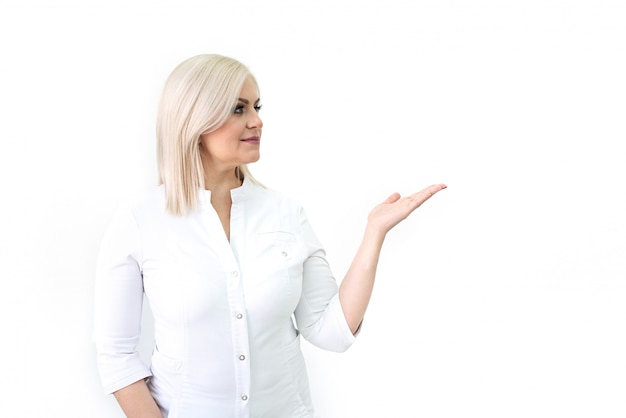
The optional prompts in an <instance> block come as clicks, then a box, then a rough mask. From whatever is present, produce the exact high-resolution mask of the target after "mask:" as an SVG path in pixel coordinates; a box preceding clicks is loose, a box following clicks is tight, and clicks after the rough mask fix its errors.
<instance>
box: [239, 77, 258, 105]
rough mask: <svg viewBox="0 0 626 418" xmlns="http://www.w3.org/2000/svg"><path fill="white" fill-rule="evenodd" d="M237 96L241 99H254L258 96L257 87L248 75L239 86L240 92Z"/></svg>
mask: <svg viewBox="0 0 626 418" xmlns="http://www.w3.org/2000/svg"><path fill="white" fill-rule="evenodd" d="M239 97H240V98H242V99H247V100H250V101H253V102H254V101H256V100H258V98H259V89H258V87H257V85H256V83H255V82H254V80H252V79H251V78H250V77H248V78H246V80H245V81H244V82H243V86H241V92H240V93H239Z"/></svg>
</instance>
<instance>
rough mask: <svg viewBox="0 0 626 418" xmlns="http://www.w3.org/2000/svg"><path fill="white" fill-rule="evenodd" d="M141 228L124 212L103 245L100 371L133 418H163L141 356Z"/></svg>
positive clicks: (97, 316) (97, 335) (97, 331)
mask: <svg viewBox="0 0 626 418" xmlns="http://www.w3.org/2000/svg"><path fill="white" fill-rule="evenodd" d="M141 247H142V246H141V239H140V234H139V228H138V225H137V223H136V221H135V217H134V215H133V213H132V211H131V209H130V207H128V206H120V207H119V208H118V210H117V211H116V213H115V215H114V216H113V219H112V220H111V222H110V224H109V226H108V228H107V231H106V233H105V235H104V237H103V239H102V242H101V246H100V252H99V254H98V263H97V267H96V282H95V300H94V331H93V339H94V343H95V345H96V353H97V365H98V370H99V373H100V378H101V380H102V386H103V388H104V391H105V393H108V394H110V393H113V394H114V395H115V398H116V399H117V401H118V403H119V404H120V406H121V407H122V410H123V411H124V412H125V413H126V416H127V417H129V418H135V417H137V418H143V417H150V418H152V417H159V418H162V416H161V413H160V411H159V408H158V407H157V403H156V401H155V400H154V399H153V397H152V396H151V394H150V391H149V389H148V387H147V385H146V382H145V378H146V377H149V376H151V372H150V369H149V368H148V367H147V366H146V364H144V362H143V361H142V359H141V356H140V355H139V352H138V351H137V344H138V342H139V339H140V336H141V313H142V305H143V296H144V295H143V277H142V272H141V263H142V261H141V260H142V253H141Z"/></svg>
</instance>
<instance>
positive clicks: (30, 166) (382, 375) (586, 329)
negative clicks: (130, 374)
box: [0, 0, 626, 418]
mask: <svg viewBox="0 0 626 418" xmlns="http://www.w3.org/2000/svg"><path fill="white" fill-rule="evenodd" d="M171 3H172V4H173V3H174V2H171ZM45 4H46V2H43V1H41V2H40V4H33V3H30V2H28V1H17V0H15V1H4V0H0V62H1V65H0V121H1V122H0V193H1V195H2V204H1V205H0V214H1V217H0V279H1V289H0V321H1V330H2V334H3V338H2V343H1V344H0V383H1V384H2V387H3V389H2V390H1V392H0V398H1V399H2V400H1V402H0V409H1V412H0V415H2V416H7V417H12V418H13V417H43V416H46V417H47V416H54V417H57V416H58V417H80V418H84V417H90V418H98V417H107V418H108V417H121V416H122V414H121V412H120V410H119V408H118V407H117V405H116V403H115V401H114V399H113V398H112V397H107V396H105V395H104V394H103V393H102V390H101V388H100V383H99V381H98V375H97V372H96V369H95V356H94V349H93V345H92V343H91V321H92V311H91V309H92V297H93V295H92V292H93V276H94V264H95V259H96V253H97V249H98V245H99V241H100V238H101V236H102V234H103V231H104V228H105V226H106V224H107V222H108V220H109V218H110V216H111V214H112V210H113V208H114V207H115V205H116V204H117V202H118V201H119V200H120V199H121V198H123V197H124V196H125V195H128V194H132V193H134V192H135V191H137V190H140V189H143V188H144V187H147V186H149V185H151V184H153V183H154V182H155V181H156V169H155V162H154V160H155V159H154V154H155V152H154V123H155V122H154V121H155V109H156V104H157V100H158V95H159V93H160V89H161V86H162V84H163V82H164V80H165V78H166V77H167V75H168V74H169V72H170V71H171V70H172V69H173V68H174V66H175V65H177V64H178V63H179V62H180V61H182V60H183V59H185V58H187V57H189V56H191V55H195V54H199V53H221V54H224V55H229V56H233V57H235V58H237V59H239V60H241V61H242V62H244V63H245V64H247V65H248V66H249V67H250V68H251V70H252V71H253V72H254V73H255V74H256V76H257V78H258V80H259V83H260V87H261V97H262V99H263V103H264V108H263V113H262V116H263V119H264V122H265V128H264V136H263V144H262V157H261V160H260V161H259V162H258V163H256V164H254V165H252V166H251V169H252V171H253V173H254V174H255V176H256V177H257V178H258V179H259V180H261V181H262V182H264V183H265V184H267V185H269V186H271V187H273V188H276V189H279V190H281V191H283V192H285V193H287V194H290V195H292V196H293V197H295V198H296V199H298V200H299V201H300V202H301V203H302V204H303V205H304V206H305V208H306V209H307V212H308V215H309V218H310V220H311V222H312V223H313V225H314V227H315V229H316V231H317V233H318V235H319V237H320V239H321V240H322V241H323V242H324V244H325V245H326V248H327V252H328V256H329V258H330V261H331V264H332V266H333V270H334V271H335V273H336V275H337V277H338V280H340V279H341V277H342V275H343V273H344V272H345V270H346V269H347V267H348V265H349V263H350V260H351V257H352V254H353V253H354V251H355V249H356V246H357V244H358V241H359V239H360V236H361V231H362V230H363V226H364V221H365V217H366V215H367V212H368V211H369V209H370V208H371V207H372V206H373V205H374V204H376V203H377V202H379V201H380V200H382V199H384V198H385V197H387V195H389V194H390V193H391V192H393V191H399V192H401V193H403V194H406V193H411V192H414V191H417V190H419V189H421V188H422V187H424V186H426V185H428V184H431V183H436V182H437V183H438V182H445V183H446V184H447V185H448V189H447V190H445V191H443V192H441V193H440V194H438V195H437V196H435V198H433V199H432V200H430V201H429V202H427V203H426V204H425V205H424V206H423V207H422V208H420V209H418V211H417V212H416V213H415V214H414V215H413V216H412V217H410V218H409V219H408V220H406V221H405V222H404V223H402V224H401V225H400V226H398V227H397V229H394V230H393V231H392V232H391V233H390V235H389V236H388V239H387V241H386V243H385V248H384V249H383V254H382V257H381V264H380V268H379V276H378V281H377V284H376V288H375V293H374V296H373V299H372V302H371V305H370V310H369V311H368V315H367V317H366V322H365V324H364V326H363V329H362V333H361V335H360V337H359V339H358V340H357V341H356V343H355V344H354V345H353V347H352V348H351V349H350V350H349V351H348V352H346V353H344V354H333V353H326V352H321V351H320V350H318V349H315V348H313V347H311V346H310V345H309V344H308V343H304V344H303V347H304V350H305V354H306V356H307V358H308V364H309V373H310V379H311V384H312V391H313V396H314V400H315V403H316V405H317V408H318V412H319V413H320V415H321V416H322V417H323V418H350V417H358V418H361V417H385V418H386V417H425V418H436V417H455V418H456V417H469V416H472V417H474V416H476V417H478V416H480V417H482V418H487V417H494V418H496V417H497V418H502V417H506V418H512V417H533V418H537V417H550V418H553V417H568V418H569V417H594V418H595V417H602V418H612V417H620V418H623V417H624V416H626V356H625V355H624V353H626V333H625V331H626V329H625V328H626V298H625V297H626V260H625V255H626V220H625V216H624V214H625V213H626V188H625V182H626V164H625V158H624V157H625V156H626V152H625V151H624V146H623V143H624V140H625V139H626V123H625V117H624V116H625V111H626V77H625V74H626V24H625V22H626V5H625V3H624V2H622V1H602V0H593V1H591V0H589V1H564V0H563V1H556V0H543V1H535V0H531V1H508V2H507V1H487V0H484V1H482V0H481V1H454V0H447V1H435V0H432V1H399V0H386V1H372V0H361V1H356V0H354V1H351V0H350V1H347V0H340V1H329V0H325V1H315V2H306V3H305V2H299V1H287V0H285V1H278V0H273V1H244V0H241V1H213V2H211V1H205V2H196V3H191V2H184V1H182V2H180V1H179V2H176V4H178V6H176V7H174V6H172V5H170V3H168V2H166V1H148V0H145V1H138V2H134V3H133V2H123V1H113V2H106V3H105V2H102V4H101V5H100V4H99V3H93V4H91V5H90V4H89V2H86V1H78V0H76V1H64V0H57V1H55V2H50V4H54V6H44V5H45ZM147 322H149V321H147ZM146 326H147V327H148V325H146ZM148 328H149V327H148ZM148 346H149V343H146V342H143V343H142V346H141V349H142V352H144V353H145V352H147V351H149V347H148Z"/></svg>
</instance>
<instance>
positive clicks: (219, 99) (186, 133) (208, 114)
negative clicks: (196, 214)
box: [157, 54, 258, 215]
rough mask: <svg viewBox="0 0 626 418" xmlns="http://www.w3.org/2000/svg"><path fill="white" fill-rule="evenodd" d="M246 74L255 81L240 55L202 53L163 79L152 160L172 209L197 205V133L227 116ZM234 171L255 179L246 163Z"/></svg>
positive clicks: (177, 211)
mask: <svg viewBox="0 0 626 418" xmlns="http://www.w3.org/2000/svg"><path fill="white" fill-rule="evenodd" d="M247 78H250V79H252V81H253V82H254V83H255V84H257V83H256V80H255V79H254V76H253V75H252V73H250V70H249V69H248V68H247V67H246V66H245V65H243V64H242V63H240V62H239V61H237V60H234V59H232V58H228V57H224V56H221V55H217V54H205V55H197V56H194V57H191V58H189V59H187V60H185V61H183V62H182V63H180V64H179V65H178V66H177V67H176V68H175V69H174V71H172V73H171V74H170V76H169V77H168V79H167V80H166V82H165V86H164V88H163V92H162V94H161V99H160V101H159V107H158V111H157V166H158V170H159V184H163V185H164V186H165V194H166V206H167V210H168V212H170V213H171V214H173V215H184V214H186V213H188V212H190V211H193V210H194V209H196V207H197V205H198V191H199V190H201V189H204V171H203V168H202V160H201V157H200V147H199V141H200V135H202V134H204V133H209V132H212V131H215V130H216V129H218V128H219V127H220V126H222V125H223V124H224V122H226V120H227V119H228V117H229V116H230V114H231V112H232V109H233V106H234V104H235V103H237V98H238V97H239V94H240V92H241V88H242V86H243V83H244V82H245V80H246V79H247ZM257 86H258V85H257ZM257 88H258V87H257ZM236 173H237V175H238V176H239V177H240V178H242V179H243V178H244V177H245V178H247V179H248V180H250V181H252V182H255V183H258V182H257V181H256V180H255V179H254V178H253V177H252V174H251V173H250V171H249V170H248V167H247V166H246V165H241V166H239V167H237V169H236Z"/></svg>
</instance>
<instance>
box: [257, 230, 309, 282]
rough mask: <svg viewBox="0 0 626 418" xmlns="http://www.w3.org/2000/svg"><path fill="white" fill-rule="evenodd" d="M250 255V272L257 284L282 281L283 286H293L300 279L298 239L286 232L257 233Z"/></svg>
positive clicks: (300, 261)
mask: <svg viewBox="0 0 626 418" xmlns="http://www.w3.org/2000/svg"><path fill="white" fill-rule="evenodd" d="M253 248H254V250H253V253H252V254H251V256H252V258H251V260H250V261H251V264H252V265H254V268H253V269H252V270H251V271H250V273H251V274H252V275H254V277H255V280H258V282H259V283H262V282H265V281H267V280H272V281H273V280H282V281H284V282H283V283H282V284H283V285H287V284H288V285H290V286H291V285H293V282H294V281H295V282H299V281H301V278H302V265H303V263H302V262H303V260H302V257H300V256H299V253H300V250H299V245H298V238H297V236H296V235H295V234H293V233H291V232H287V231H267V232H259V233H257V234H256V236H255V242H254V246H253Z"/></svg>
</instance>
